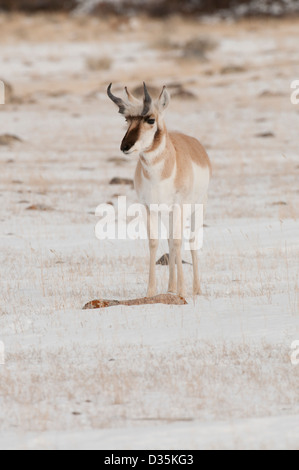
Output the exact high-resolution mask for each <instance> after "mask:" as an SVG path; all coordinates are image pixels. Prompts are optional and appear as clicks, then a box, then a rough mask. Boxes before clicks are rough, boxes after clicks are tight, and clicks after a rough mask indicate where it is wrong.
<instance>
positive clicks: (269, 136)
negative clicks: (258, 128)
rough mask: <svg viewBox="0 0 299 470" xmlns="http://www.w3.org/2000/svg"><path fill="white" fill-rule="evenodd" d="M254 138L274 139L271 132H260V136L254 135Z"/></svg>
mask: <svg viewBox="0 0 299 470" xmlns="http://www.w3.org/2000/svg"><path fill="white" fill-rule="evenodd" d="M255 137H258V138H259V139H269V138H273V137H275V134H273V132H261V133H260V134H256V135H255Z"/></svg>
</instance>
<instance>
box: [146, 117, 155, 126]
mask: <svg viewBox="0 0 299 470" xmlns="http://www.w3.org/2000/svg"><path fill="white" fill-rule="evenodd" d="M146 122H147V123H148V124H151V125H153V124H155V122H156V119H152V118H150V119H147V120H146Z"/></svg>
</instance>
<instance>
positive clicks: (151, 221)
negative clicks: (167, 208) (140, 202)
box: [147, 208, 159, 297]
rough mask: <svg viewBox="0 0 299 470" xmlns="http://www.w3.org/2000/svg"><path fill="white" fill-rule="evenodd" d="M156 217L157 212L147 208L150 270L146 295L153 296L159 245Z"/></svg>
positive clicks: (155, 287) (155, 290)
mask: <svg viewBox="0 0 299 470" xmlns="http://www.w3.org/2000/svg"><path fill="white" fill-rule="evenodd" d="M158 218H159V216H158V213H157V212H153V211H150V210H149V209H148V208H147V232H148V238H149V248H150V270H149V281H148V290H147V297H154V296H155V295H156V294H157V280H156V257H157V251H158V247H159V239H158V235H159V233H158Z"/></svg>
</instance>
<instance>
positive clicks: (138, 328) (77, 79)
mask: <svg viewBox="0 0 299 470" xmlns="http://www.w3.org/2000/svg"><path fill="white" fill-rule="evenodd" d="M0 21H1V30H0V41H1V58H0V71H1V72H0V77H1V79H4V80H6V81H8V82H10V83H11V85H12V86H13V88H14V95H15V99H14V100H13V102H11V103H7V104H6V105H5V106H1V107H0V118H1V123H2V124H1V131H0V134H1V135H2V134H14V135H16V136H18V137H19V138H21V139H22V142H14V143H12V144H11V145H10V146H4V145H1V146H0V165H1V187H0V202H1V213H0V221H1V232H0V237H1V252H0V261H1V262H0V272H1V293H2V304H1V307H0V341H2V342H3V343H4V345H5V365H0V405H1V406H0V448H14V449H15V448H30V449H40V448H49V449H53V448H55V449H56V448H57V449H62V448H84V449H86V448H104V449H122V448H123V449H137V448H140V449H153V448H155V449H177V448H181V449H190V448H204V449H214V448H224V449H239V448H257V449H270V448H275V449H278V448H279V449H280V448H282V449H293V448H295V449H298V447H299V435H298V429H299V426H298V425H299V395H298V393H299V366H295V365H293V364H292V363H291V354H292V349H291V345H292V343H293V341H295V340H299V263H298V259H299V239H298V233H299V221H298V216H299V210H298V207H299V189H298V176H299V156H298V124H299V108H298V107H296V106H294V105H292V104H291V101H290V94H291V89H290V84H291V82H292V81H293V80H295V79H296V78H297V79H299V77H298V76H297V75H298V67H297V64H298V60H299V51H298V48H297V46H296V38H297V31H298V23H297V22H296V21H290V20H288V21H281V22H274V21H268V22H266V23H264V22H260V21H250V22H248V23H247V22H243V23H241V24H238V25H233V24H230V25H227V24H217V25H213V26H212V25H200V24H198V23H192V22H191V23H190V22H188V23H187V22H183V21H181V20H179V19H171V20H168V21H166V22H165V24H164V30H162V29H161V24H160V23H159V22H156V21H151V22H147V23H146V22H145V21H137V20H136V21H135V20H134V21H133V20H130V21H128V20H123V21H122V20H117V21H116V20H115V21H114V20H109V21H108V20H107V22H101V21H99V20H95V19H84V18H74V19H72V20H70V19H66V18H64V17H60V16H53V17H51V19H50V20H49V18H48V19H46V17H43V16H37V17H35V18H34V19H32V18H27V17H20V16H14V17H10V19H8V18H7V17H0ZM199 36H200V37H204V38H206V39H207V40H208V41H213V42H216V44H217V47H216V48H214V49H213V50H209V51H206V52H205V55H206V58H205V59H203V57H202V54H198V55H196V54H195V56H194V55H193V56H188V57H184V54H180V51H184V50H185V51H186V49H184V48H186V47H187V46H186V44H188V41H189V40H190V39H194V38H197V37H199ZM173 44H176V47H174V46H173ZM197 52H198V51H197ZM181 55H182V56H181ZM108 58H109V59H110V61H109V60H108ZM296 74H297V75H296ZM144 79H146V80H147V81H148V82H149V83H151V84H152V85H153V86H156V87H157V88H159V87H161V86H162V85H163V84H165V83H166V84H168V85H169V88H170V91H171V90H172V91H173V95H174V97H173V100H172V104H171V106H170V108H169V112H168V116H167V122H168V124H169V127H170V128H173V129H181V130H182V131H184V132H188V133H189V134H192V135H194V136H197V137H198V138H200V139H201V140H202V142H203V143H204V144H205V145H206V147H207V149H208V151H209V154H210V157H211V160H212V162H213V166H214V177H213V181H212V184H211V190H210V202H209V209H208V214H207V220H206V225H207V227H206V228H205V233H204V249H203V251H202V253H201V256H200V265H201V281H202V288H203V296H202V297H201V298H199V299H194V298H193V297H192V295H190V296H189V297H188V299H187V300H188V305H187V306H185V307H181V306H180V307H175V306H169V307H167V306H143V307H113V308H111V309H108V310H95V311H83V310H82V307H83V305H84V304H85V303H86V302H88V301H90V300H92V299H95V298H101V297H102V298H112V299H113V298H135V297H142V296H144V294H145V292H146V281H147V259H148V254H147V243H146V242H144V241H117V240H115V241H105V242H100V241H99V240H97V239H96V237H95V235H94V229H95V225H96V223H97V221H98V219H97V218H96V217H95V215H94V212H95V209H96V207H97V206H98V205H99V204H100V203H103V202H104V203H105V202H112V203H113V204H114V205H116V201H117V196H118V195H122V196H127V198H128V200H129V202H136V196H135V193H134V191H133V190H132V188H131V187H130V186H111V185H109V181H110V180H111V178H113V177H126V178H132V176H133V173H134V167H135V164H136V162H134V161H130V160H124V159H122V156H121V154H120V151H119V150H118V148H119V144H120V140H121V138H122V136H123V133H124V125H123V122H122V118H121V117H120V116H118V115H117V113H116V112H115V109H114V107H113V106H112V104H111V102H109V101H108V99H107V97H106V94H105V88H106V86H107V84H108V83H110V81H113V82H114V83H115V86H116V90H117V89H118V88H117V87H121V86H124V85H125V84H127V85H129V86H130V87H131V88H132V89H134V87H135V86H137V85H139V84H140V83H141V81H142V80H144ZM178 84H179V85H180V86H178ZM182 87H183V88H184V90H185V91H188V92H189V93H193V94H194V95H195V96H194V98H193V99H187V98H186V94H183V93H182ZM119 89H120V88H119ZM30 207H31V210H30ZM166 251H167V244H166V242H163V243H162V244H161V247H160V251H159V256H160V255H162V254H163V253H165V252H166ZM189 257H190V255H189V254H188V253H185V254H184V258H185V259H186V260H187V261H189V259H190V258H189ZM184 269H185V272H186V277H187V280H188V285H189V286H190V292H189V293H190V294H191V280H192V272H191V271H192V268H191V267H190V266H189V265H185V266H184ZM158 279H159V291H160V292H164V291H165V290H166V287H167V268H165V267H162V266H159V267H158Z"/></svg>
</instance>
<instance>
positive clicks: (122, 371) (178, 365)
mask: <svg viewBox="0 0 299 470" xmlns="http://www.w3.org/2000/svg"><path fill="white" fill-rule="evenodd" d="M90 354H92V355H93V361H92V363H91V361H90ZM7 360H8V362H9V364H10V367H9V369H7V370H6V371H2V373H1V374H2V379H3V380H1V382H0V396H1V402H2V406H1V410H2V411H1V412H0V416H1V418H2V419H1V422H2V425H3V426H4V427H5V420H4V416H3V411H4V410H5V409H6V410H8V409H9V410H10V411H9V415H10V419H11V420H12V421H14V422H15V425H16V427H17V428H19V429H21V430H22V431H24V432H26V431H31V432H32V431H46V430H51V429H52V427H53V424H54V423H55V429H56V430H63V429H69V430H71V429H72V428H73V427H74V426H75V427H76V428H80V429H81V430H83V429H95V428H97V429H99V428H104V427H114V426H125V425H129V424H132V423H133V422H134V423H135V425H136V424H137V423H138V422H139V423H140V424H142V422H143V421H144V420H151V421H166V422H167V421H169V422H174V421H182V420H186V419H188V420H201V421H202V420H207V419H211V418H212V419H215V420H225V419H234V418H238V419H240V418H247V417H260V416H264V415H265V414H267V415H275V414H279V413H280V412H281V409H282V408H283V409H284V410H285V411H286V410H288V409H291V407H293V406H294V405H296V404H297V384H298V378H299V369H298V368H297V369H294V368H292V367H290V363H289V361H290V359H289V352H288V350H286V348H285V347H284V346H277V347H276V348H274V347H273V346H272V345H267V344H263V345H260V346H258V347H257V346H256V347H254V346H249V345H246V344H240V345H236V344H229V343H228V344H222V345H214V344H212V343H206V344H199V343H194V344H191V345H190V344H189V345H186V344H185V345H182V346H181V348H180V352H173V353H171V355H169V354H167V355H165V354H164V353H159V352H154V351H153V350H152V349H151V348H146V347H143V348H137V347H128V348H125V349H122V351H120V350H119V349H118V348H116V349H115V350H114V353H113V356H110V355H109V352H108V351H107V350H105V349H102V348H101V346H99V345H98V346H94V347H93V348H92V349H91V350H90V351H89V352H87V351H86V349H85V348H84V347H82V346H80V345H79V344H77V345H76V346H74V347H73V348H66V347H63V348H62V349H61V350H60V351H59V354H57V352H55V353H51V352H46V351H44V352H41V351H40V350H36V349H32V350H30V351H22V353H18V354H10V355H8V357H7ZM20 363H22V365H23V366H22V368H21V369H20V368H19V366H20ZM16 371H17V373H16ZM240 377H242V379H241V380H240ZM156 396H157V397H159V399H158V400H155V397H156ZM236 396H237V397H238V398H237V400H236ZM57 397H59V400H57ZM5 414H6V416H7V412H5ZM61 414H63V416H64V420H63V422H62V421H61V419H60V415H61ZM112 416H113V418H112V419H111V417H112ZM0 429H1V430H2V429H3V427H2V426H0Z"/></svg>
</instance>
